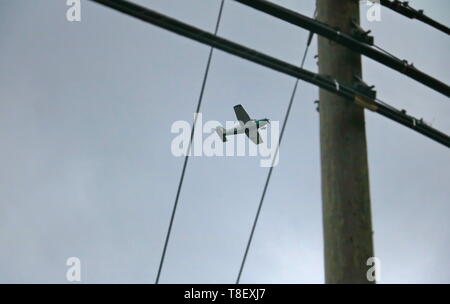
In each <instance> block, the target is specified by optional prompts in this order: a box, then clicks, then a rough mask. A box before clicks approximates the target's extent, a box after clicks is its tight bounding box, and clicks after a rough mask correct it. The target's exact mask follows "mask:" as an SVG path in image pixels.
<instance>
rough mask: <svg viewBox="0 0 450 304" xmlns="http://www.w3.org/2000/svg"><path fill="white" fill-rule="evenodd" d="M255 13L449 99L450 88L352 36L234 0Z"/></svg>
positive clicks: (253, 0)
mask: <svg viewBox="0 0 450 304" xmlns="http://www.w3.org/2000/svg"><path fill="white" fill-rule="evenodd" d="M235 1H236V2H239V3H242V4H244V5H247V6H249V7H252V8H254V9H256V10H259V11H261V12H264V13H266V14H269V15H271V16H273V17H276V18H279V19H281V20H283V21H286V22H288V23H291V24H293V25H297V26H300V27H302V28H304V29H306V30H308V31H311V32H314V33H316V34H318V35H320V36H323V37H326V38H328V39H330V40H333V41H335V42H337V43H339V44H341V45H343V46H346V47H348V48H350V49H352V50H353V51H355V52H358V53H360V54H363V55H366V56H367V57H370V58H372V59H373V60H375V61H378V62H379V63H382V64H384V65H386V66H388V67H390V68H392V69H394V70H396V71H398V72H400V73H402V74H404V75H407V76H409V77H411V78H412V79H415V80H417V81H418V82H420V83H422V84H424V85H426V86H428V87H430V88H432V89H433V90H436V91H438V92H440V93H442V94H444V95H446V96H447V97H450V87H449V86H448V85H446V84H445V83H443V82H441V81H440V80H438V79H436V78H433V77H431V76H429V75H427V74H425V73H423V72H421V71H419V70H418V69H416V68H415V67H414V66H412V65H409V64H408V63H407V62H406V61H403V60H400V59H397V58H394V57H392V56H389V55H388V54H385V53H383V52H380V51H378V50H377V49H374V48H372V47H371V46H370V45H367V44H365V43H363V42H360V41H358V40H356V39H354V38H353V37H352V36H350V35H348V34H346V33H342V32H340V31H338V30H336V29H334V28H332V27H330V26H329V25H327V24H325V23H322V22H319V21H317V20H315V19H312V18H309V17H307V16H304V15H302V14H299V13H297V12H295V11H291V10H289V9H287V8H284V7H282V6H280V5H277V4H275V3H272V2H269V1H265V0H235Z"/></svg>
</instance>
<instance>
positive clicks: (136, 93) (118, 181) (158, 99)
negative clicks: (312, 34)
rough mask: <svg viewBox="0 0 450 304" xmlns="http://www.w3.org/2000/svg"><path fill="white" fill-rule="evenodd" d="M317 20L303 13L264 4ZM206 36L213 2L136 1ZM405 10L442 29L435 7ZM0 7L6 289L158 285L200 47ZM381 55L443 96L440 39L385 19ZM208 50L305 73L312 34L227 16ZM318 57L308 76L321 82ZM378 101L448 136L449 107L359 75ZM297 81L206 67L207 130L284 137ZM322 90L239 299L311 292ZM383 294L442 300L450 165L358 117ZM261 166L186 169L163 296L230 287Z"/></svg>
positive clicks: (18, 0)
mask: <svg viewBox="0 0 450 304" xmlns="http://www.w3.org/2000/svg"><path fill="white" fill-rule="evenodd" d="M274 2H276V3H278V4H281V5H283V6H285V7H288V8H290V9H293V10H296V11H298V12H300V13H302V14H305V15H308V16H312V15H313V12H314V8H315V1H313V0H304V1H294V0H277V1H274ZM136 3H139V4H142V5H144V6H147V7H149V8H152V9H154V10H156V11H159V12H161V13H163V14H167V15H169V16H172V17H174V18H177V19H179V20H181V21H183V22H187V23H190V24H192V25H194V26H196V27H199V28H202V29H204V30H207V31H210V32H212V31H214V26H215V22H216V17H217V13H218V10H219V5H220V1H219V0H139V1H137V0H136ZM410 5H412V6H413V7H416V8H423V9H425V12H426V14H428V15H429V16H431V17H433V18H435V19H436V20H439V21H441V22H443V23H444V24H450V22H449V21H450V20H449V18H448V12H449V9H450V2H449V1H447V0H433V1H425V0H411V1H410ZM68 8H69V7H68V6H67V5H66V3H65V1H59V0H37V1H26V0H15V1H10V0H0V142H1V149H0V168H2V170H0V246H1V248H2V250H1V251H0V283H67V282H68V281H67V278H66V272H67V270H68V269H69V266H67V265H66V261H67V259H68V258H69V257H77V258H79V260H80V261H81V283H153V282H154V280H155V277H156V273H157V270H158V265H159V260H160V257H161V252H162V248H163V244H164V237H165V233H166V231H167V227H168V224H169V219H170V214H171V212H172V207H173V203H174V199H175V194H176V187H177V185H178V181H179V177H180V173H181V168H182V164H183V158H182V157H175V156H174V155H173V154H172V153H171V142H172V140H173V139H174V137H175V136H176V134H173V133H171V126H172V124H173V123H174V122H175V121H179V120H185V121H189V122H191V121H192V118H193V112H194V110H195V106H196V103H197V99H198V95H199V93H200V88H201V81H202V78H203V73H204V70H205V66H206V61H207V56H208V53H209V47H208V46H205V45H202V44H199V43H197V42H194V41H191V40H189V39H187V38H184V37H180V36H177V35H175V34H173V33H170V32H167V31H165V30H162V29H160V28H157V27H155V26H152V25H149V24H146V23H143V22H141V21H139V20H136V19H134V18H131V17H129V16H126V15H123V14H121V13H118V12H115V11H113V10H111V9H109V8H106V7H103V6H100V5H98V4H96V3H91V2H90V1H86V0H82V1H81V21H80V22H68V21H67V19H66V11H67V9H68ZM366 12H367V7H366V6H365V4H364V3H362V4H361V16H362V18H361V22H362V26H363V27H364V28H366V29H371V30H372V33H373V35H374V37H375V43H376V44H377V45H379V46H381V47H383V48H384V49H387V50H389V51H390V52H391V53H393V54H395V55H396V56H398V57H401V58H405V59H408V61H410V62H414V65H415V66H416V67H417V68H419V69H421V70H423V71H424V72H426V73H428V74H430V75H432V76H434V77H436V78H438V79H440V80H442V81H443V82H445V83H450V69H449V61H448V54H449V52H450V41H449V40H448V37H446V35H445V34H443V33H441V32H439V31H436V30H434V29H433V28H431V27H429V26H427V25H424V24H422V23H420V22H418V21H416V20H411V19H408V18H405V17H403V16H400V15H398V14H395V13H394V12H392V11H390V10H388V9H385V8H383V9H382V11H381V21H380V22H369V21H368V20H367V19H366V18H365V14H366ZM219 35H220V36H222V37H225V38H227V39H231V40H233V41H235V42H238V43H241V44H243V45H246V46H248V47H251V48H254V49H257V50H259V51H261V52H264V53H267V54H269V55H271V56H275V57H277V58H280V59H282V60H284V61H287V62H290V63H293V64H297V65H298V64H299V62H300V59H301V56H302V53H303V50H304V47H305V43H306V39H307V37H308V32H306V31H304V30H303V29H300V28H296V27H295V26H292V25H290V24H287V23H284V22H283V21H281V20H278V19H275V18H272V17H270V16H267V15H264V14H262V13H260V12H257V11H255V10H252V9H250V8H248V7H246V6H243V5H241V4H239V3H235V2H233V1H231V0H226V3H225V7H224V11H223V16H222V22H221V24H220V28H219ZM316 44H317V41H316V39H314V41H313V44H312V47H311V50H310V53H309V56H308V57H307V60H306V64H305V68H306V69H308V70H311V71H317V65H316V62H315V59H314V58H313V56H314V55H315V54H316V53H317V49H316ZM363 75H364V80H365V81H366V82H367V83H369V84H374V85H376V89H377V91H378V97H379V98H380V99H382V100H383V101H384V102H387V103H389V104H391V105H393V106H395V107H398V108H401V109H406V110H407V111H408V113H410V114H412V115H415V116H417V117H418V118H421V117H423V118H424V120H425V121H427V122H429V123H431V124H432V125H433V126H434V127H436V128H438V129H439V130H442V131H444V132H445V133H447V134H448V133H450V120H449V119H448V117H449V115H450V103H449V100H448V98H446V97H445V96H443V95H441V94H439V93H437V92H435V91H433V90H431V89H429V88H428V87H425V86H423V85H422V84H420V83H417V82H415V81H414V80H412V79H409V78H407V77H405V76H403V75H401V74H399V73H398V72H396V71H393V70H391V69H389V68H387V67H384V66H382V65H380V64H379V63H377V62H374V61H373V60H371V59H368V58H364V59H363ZM294 82H295V79H294V78H292V77H289V76H286V75H283V74H280V73H278V72H276V71H273V70H270V69H267V68H265V67H262V66H259V65H257V64H254V63H251V62H248V61H245V60H243V59H240V58H236V57H233V56H231V55H229V54H226V53H224V52H221V51H215V52H214V54H213V58H212V62H211V69H210V73H209V77H208V81H207V84H206V89H205V94H204V99H203V104H202V109H201V112H202V114H203V120H204V121H206V120H217V121H220V122H225V121H227V120H233V119H234V113H233V109H232V107H233V106H234V105H235V104H242V105H243V106H244V107H245V108H246V110H247V111H248V112H249V114H250V115H251V116H252V117H255V118H263V117H268V118H270V119H271V120H282V119H283V116H284V113H285V111H286V107H287V104H288V102H289V97H290V94H291V91H292V87H293V85H294ZM317 98H318V88H316V87H314V86H312V85H310V84H308V83H305V82H302V81H301V82H300V84H299V87H298V91H297V96H296V99H295V101H294V105H293V108H292V112H291V116H290V120H289V123H288V126H287V129H286V133H285V135H284V139H283V143H282V146H281V149H280V159H279V165H278V166H277V167H276V168H275V169H274V172H273V175H272V180H271V183H270V185H269V189H268V192H267V195H266V199H265V202H264V206H263V208H262V211H261V216H260V219H259V222H258V226H257V228H256V232H255V235H254V239H253V243H252V246H251V248H250V252H249V255H248V258H247V263H246V265H245V268H244V271H243V274H242V278H241V283H301V284H303V283H323V282H324V266H323V236H322V214H321V191H320V158H319V121H318V114H317V112H316V110H315V105H314V101H315V100H316V99H317ZM366 127H367V142H368V157H369V158H368V159H369V170H370V171H369V172H370V185H371V190H370V191H371V204H372V221H373V230H374V246H375V256H376V257H378V258H379V259H380V261H381V273H380V275H381V276H380V280H379V282H380V283H450V271H449V270H450V261H449V259H448V257H449V256H450V222H449V221H448V214H450V200H449V188H450V153H449V152H450V151H449V150H448V148H446V147H444V146H443V145H441V144H438V143H436V142H433V141H432V140H430V139H428V138H425V137H424V136H422V135H420V134H418V133H416V132H414V131H412V130H410V129H408V128H405V127H403V126H401V125H399V124H396V123H395V122H392V121H390V120H388V119H386V118H384V117H382V116H379V115H377V114H376V113H371V112H367V111H366ZM259 161H260V157H258V156H253V157H251V156H245V157H205V156H204V157H192V158H191V159H190V161H189V164H188V168H187V172H186V176H185V180H184V185H183V188H182V191H181V197H180V201H179V206H178V210H177V214H176V217H175V222H174V226H173V230H172V236H171V239H170V243H169V246H168V249H167V255H166V259H165V264H164V267H163V269H162V274H161V279H160V282H161V283H233V282H235V280H236V276H237V274H238V271H239V266H240V262H241V259H242V256H243V254H244V250H245V245H246V242H247V239H248V236H249V233H250V229H251V225H252V222H253V218H254V215H255V212H256V209H257V206H258V203H259V199H260V195H261V191H262V187H263V185H264V182H265V178H266V174H267V172H268V168H262V167H260V166H259Z"/></svg>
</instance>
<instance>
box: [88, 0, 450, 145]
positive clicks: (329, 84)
mask: <svg viewBox="0 0 450 304" xmlns="http://www.w3.org/2000/svg"><path fill="white" fill-rule="evenodd" d="M91 1H94V2H97V3H100V4H103V5H105V6H108V7H110V8H112V9H115V10H117V11H120V12H122V13H125V14H127V15H130V16H133V17H135V18H138V19H140V20H142V21H145V22H147V23H150V24H153V25H156V26H159V27H161V28H164V29H166V30H169V31H171V32H174V33H177V34H179V35H182V36H185V37H187V38H190V39H193V40H196V41H198V42H200V43H203V44H206V45H209V46H211V47H214V48H217V49H220V50H222V51H224V52H227V53H229V54H232V55H235V56H238V57H241V58H244V59H247V60H249V61H252V62H255V63H258V64H260V65H263V66H265V67H268V68H270V69H273V70H276V71H279V72H281V73H284V74H287V75H290V76H293V77H295V78H298V79H301V80H304V81H306V82H309V83H311V84H313V85H316V86H319V87H321V88H323V89H325V90H328V91H330V92H333V93H335V94H337V95H339V96H342V97H345V98H346V99H347V100H349V102H353V103H356V104H358V105H359V106H362V107H364V108H366V109H368V110H371V111H373V112H376V113H378V114H380V115H383V116H385V117H387V118H389V119H391V120H394V121H396V122H398V123H400V124H402V125H404V126H406V127H408V128H410V129H412V130H415V131H416V132H419V133H421V134H422V135H425V136H426V137H428V138H430V139H432V140H434V141H436V142H439V143H441V144H443V145H445V146H446V147H449V148H450V137H449V136H448V135H447V134H444V133H442V132H440V131H438V130H436V129H434V128H432V127H431V126H429V125H428V124H426V123H425V122H423V120H422V119H417V118H415V117H412V116H410V115H408V114H407V113H406V112H404V111H400V110H397V109H395V108H393V107H391V106H389V105H387V104H386V103H384V102H380V101H379V100H377V99H376V98H374V96H369V95H368V94H367V93H366V92H362V91H361V90H358V89H357V88H352V87H348V86H345V85H343V84H340V83H339V82H338V81H337V80H336V79H333V78H330V77H327V76H324V75H319V74H317V73H314V72H311V71H308V70H305V69H302V68H299V67H297V66H295V65H292V64H289V63H287V62H284V61H282V60H279V59H277V58H274V57H271V56H268V55H266V54H264V53H261V52H258V51H256V50H253V49H250V48H247V47H245V46H242V45H240V44H237V43H235V42H232V41H230V40H227V39H224V38H221V37H219V36H216V35H214V34H212V33H209V32H207V31H204V30H201V29H198V28H196V27H193V26H191V25H189V24H186V23H183V22H180V21H178V20H176V19H173V18H170V17H168V16H165V15H163V14H160V13H158V12H156V11H153V10H151V9H148V8H145V7H142V6H139V5H137V4H134V3H131V2H128V1H125V0H91ZM235 1H239V2H243V1H244V0H235ZM245 1H247V0H245ZM253 1H254V2H258V3H259V2H262V1H260V0H253ZM264 2H266V1H264ZM305 18H308V17H305ZM308 19H310V18H308ZM311 20H313V19H311ZM312 32H314V31H312ZM370 50H372V51H374V49H372V48H370ZM377 52H378V51H377ZM378 53H380V52H378ZM383 56H387V57H389V58H390V59H392V57H390V56H388V55H386V54H383ZM415 71H417V70H415ZM443 85H444V86H445V87H446V88H448V86H447V85H445V84H443ZM448 93H450V91H449V92H448Z"/></svg>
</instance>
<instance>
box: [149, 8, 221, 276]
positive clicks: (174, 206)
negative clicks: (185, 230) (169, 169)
mask: <svg viewBox="0 0 450 304" xmlns="http://www.w3.org/2000/svg"><path fill="white" fill-rule="evenodd" d="M224 2H225V0H222V2H221V3H220V9H219V14H218V16H217V22H216V28H215V30H214V35H217V32H218V30H219V24H220V20H221V17H222V11H223V6H224ZM213 50H214V48H212V47H211V49H210V50H209V55H208V61H207V64H206V69H205V73H204V76H203V81H202V87H201V90H200V96H199V98H198V102H197V108H196V111H195V116H194V123H193V125H192V130H191V138H190V140H189V145H188V148H187V151H186V155H185V157H184V163H183V169H182V170H181V177H180V181H179V183H178V188H177V194H176V197H175V203H174V205H173V209H172V215H171V217H170V223H169V228H168V230H167V234H166V239H165V242H164V248H163V252H162V255H161V260H160V262H159V268H158V274H157V276H156V281H155V284H158V283H159V278H160V276H161V270H162V267H163V264H164V258H165V256H166V251H167V245H168V243H169V238H170V234H171V231H172V225H173V221H174V218H175V213H176V210H177V206H178V200H179V198H180V193H181V187H182V186H183V180H184V175H185V173H186V167H187V164H188V160H189V154H190V151H191V146H192V141H193V138H194V131H195V126H196V124H197V117H198V113H199V112H200V107H201V105H202V100H203V93H204V92H205V87H206V81H207V80H208V73H209V67H210V65H211V59H212V55H213Z"/></svg>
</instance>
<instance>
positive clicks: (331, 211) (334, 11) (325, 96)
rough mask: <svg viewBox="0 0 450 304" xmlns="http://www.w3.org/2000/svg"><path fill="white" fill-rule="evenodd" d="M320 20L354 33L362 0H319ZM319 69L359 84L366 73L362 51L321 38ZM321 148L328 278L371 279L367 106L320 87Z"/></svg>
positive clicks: (342, 280)
mask: <svg viewBox="0 0 450 304" xmlns="http://www.w3.org/2000/svg"><path fill="white" fill-rule="evenodd" d="M317 18H318V20H319V21H322V22H324V23H327V24H329V25H331V26H333V27H336V28H339V30H340V31H341V32H345V33H350V32H351V29H352V27H351V23H352V20H354V21H355V22H356V23H357V24H359V1H358V0H339V1H336V0H317ZM318 52H319V73H320V74H322V75H329V76H331V77H333V78H335V79H336V80H337V81H339V83H342V84H345V85H348V86H353V83H354V76H359V77H361V74H362V73H361V56H360V55H359V54H357V53H355V52H353V51H351V50H350V49H348V48H345V47H343V46H340V45H338V44H336V43H335V42H332V41H330V40H328V39H326V38H322V37H319V38H318ZM319 96H320V101H319V111H320V152H321V173H322V200H323V202H322V212H323V230H324V242H325V245H324V251H325V252H324V254H325V282H326V283H371V282H369V281H368V280H367V277H366V274H367V271H368V270H369V267H370V266H367V265H366V263H367V259H369V258H370V257H373V241H372V223H371V211H370V192H369V170H368V165H367V146H366V132H365V122H364V110H363V108H362V107H359V106H357V105H355V104H353V103H352V102H350V101H348V100H345V99H343V98H341V97H338V96H337V95H335V94H332V93H330V92H328V91H326V90H323V89H320V93H319Z"/></svg>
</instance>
